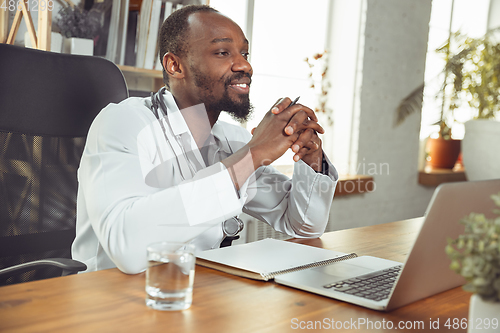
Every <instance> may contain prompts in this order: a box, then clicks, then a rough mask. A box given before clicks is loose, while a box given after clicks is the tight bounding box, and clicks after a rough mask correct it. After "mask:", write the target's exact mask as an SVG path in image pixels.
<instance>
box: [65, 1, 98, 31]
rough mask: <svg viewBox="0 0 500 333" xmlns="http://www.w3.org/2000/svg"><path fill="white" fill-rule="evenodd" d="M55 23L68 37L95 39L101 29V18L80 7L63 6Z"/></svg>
mask: <svg viewBox="0 0 500 333" xmlns="http://www.w3.org/2000/svg"><path fill="white" fill-rule="evenodd" d="M55 23H56V25H57V26H58V27H59V29H60V30H61V34H62V35H63V36H64V37H66V38H72V37H75V38H86V39H94V37H95V36H96V35H97V33H98V32H99V29H100V23H99V19H98V18H97V17H95V16H93V15H92V13H91V12H88V11H86V10H83V9H81V8H79V7H70V6H68V7H63V8H62V9H61V10H60V11H59V13H58V15H57V18H56V21H55Z"/></svg>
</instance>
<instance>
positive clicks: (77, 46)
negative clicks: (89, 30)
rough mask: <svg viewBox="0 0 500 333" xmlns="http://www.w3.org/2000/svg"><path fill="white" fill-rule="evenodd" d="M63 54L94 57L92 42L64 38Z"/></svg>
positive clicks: (82, 39) (90, 40)
mask: <svg viewBox="0 0 500 333" xmlns="http://www.w3.org/2000/svg"><path fill="white" fill-rule="evenodd" d="M63 49H64V53H69V54H79V55H90V56H91V55H94V41H93V40H92V39H84V38H65V39H64V46H63Z"/></svg>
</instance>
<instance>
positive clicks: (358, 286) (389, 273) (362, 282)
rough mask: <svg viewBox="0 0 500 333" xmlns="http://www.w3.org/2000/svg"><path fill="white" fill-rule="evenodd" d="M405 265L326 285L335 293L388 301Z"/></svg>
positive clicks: (325, 286)
mask: <svg viewBox="0 0 500 333" xmlns="http://www.w3.org/2000/svg"><path fill="white" fill-rule="evenodd" d="M402 268H403V265H399V266H394V267H391V268H388V269H385V270H382V271H377V272H374V273H369V274H366V275H360V276H358V277H355V278H352V279H347V280H343V281H338V282H334V283H330V284H327V285H324V286H323V287H324V288H327V289H330V288H333V290H335V291H339V292H343V293H346V294H349V295H355V296H359V297H364V298H367V299H371V300H374V301H381V300H384V299H387V298H388V297H389V294H390V292H391V290H392V286H393V285H394V283H395V281H396V279H397V277H398V275H399V273H400V272H401V269H402Z"/></svg>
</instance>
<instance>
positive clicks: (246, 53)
mask: <svg viewBox="0 0 500 333" xmlns="http://www.w3.org/2000/svg"><path fill="white" fill-rule="evenodd" d="M241 55H242V56H243V58H245V59H247V60H248V56H249V55H250V53H248V52H243V53H242V54H241Z"/></svg>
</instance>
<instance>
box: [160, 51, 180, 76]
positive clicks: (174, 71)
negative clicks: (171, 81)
mask: <svg viewBox="0 0 500 333" xmlns="http://www.w3.org/2000/svg"><path fill="white" fill-rule="evenodd" d="M182 67H183V66H182V65H181V62H180V58H179V57H178V56H176V55H175V54H173V53H171V52H167V53H165V55H164V56H163V68H165V71H166V72H167V74H168V75H170V76H172V77H173V78H175V79H182V78H184V73H183V72H182Z"/></svg>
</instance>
